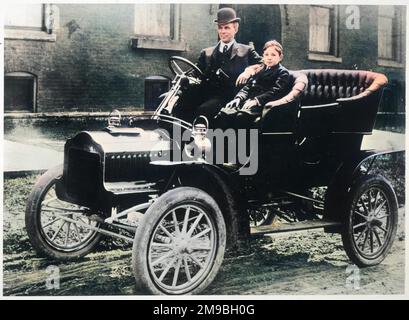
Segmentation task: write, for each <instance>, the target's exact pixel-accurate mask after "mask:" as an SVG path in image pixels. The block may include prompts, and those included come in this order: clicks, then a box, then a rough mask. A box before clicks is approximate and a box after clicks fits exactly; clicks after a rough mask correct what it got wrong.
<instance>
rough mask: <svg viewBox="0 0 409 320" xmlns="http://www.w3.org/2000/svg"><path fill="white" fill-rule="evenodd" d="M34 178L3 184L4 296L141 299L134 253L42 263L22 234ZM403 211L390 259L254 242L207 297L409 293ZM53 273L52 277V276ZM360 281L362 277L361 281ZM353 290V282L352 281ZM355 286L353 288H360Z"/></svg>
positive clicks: (302, 240)
mask: <svg viewBox="0 0 409 320" xmlns="http://www.w3.org/2000/svg"><path fill="white" fill-rule="evenodd" d="M34 181H35V176H28V177H25V178H18V179H6V180H5V181H4V255H3V268H4V270H3V271H4V274H3V281H4V283H3V293H4V295H19V296H21V295H23V296H26V295H30V296H33V295H35V296H37V295H40V296H42V295H59V296H60V295H137V294H140V293H139V292H137V291H136V289H135V287H134V278H133V275H132V270H131V247H129V246H121V245H118V244H112V243H111V242H107V241H105V242H103V244H102V245H101V246H100V248H99V249H98V250H97V251H96V252H94V253H91V254H89V255H88V256H86V257H85V258H83V259H81V260H79V261H77V262H70V263H60V262H56V261H50V260H47V259H43V258H39V257H38V256H37V255H36V254H35V252H34V251H33V250H32V249H31V246H30V244H29V242H28V238H27V235H26V233H25V230H24V209H25V200H26V198H27V196H28V193H29V191H30V189H31V187H32V185H33V183H34ZM404 216H405V210H404V207H401V208H400V209H399V226H398V233H397V237H396V239H395V242H394V245H393V247H392V250H391V252H390V254H389V255H388V257H387V258H386V259H385V261H384V262H383V263H382V264H380V265H378V266H376V267H371V268H366V269H361V270H356V271H355V273H354V275H355V277H353V279H352V278H351V277H352V273H351V272H350V271H348V270H349V269H347V267H348V266H349V265H350V262H349V260H348V258H347V256H346V255H345V253H344V251H343V248H342V242H341V238H340V236H339V235H332V234H325V233H323V232H322V231H303V232H297V233H287V234H281V235H275V236H274V237H262V238H258V239H253V240H251V241H250V242H249V243H248V246H244V247H243V248H241V249H240V250H239V251H237V252H229V253H228V254H227V255H226V256H225V259H224V262H223V265H222V267H221V269H220V271H219V273H218V275H217V277H216V279H215V281H214V282H213V283H212V284H211V285H210V286H209V287H208V288H207V289H206V291H205V292H203V294H206V295H233V294H234V295H300V294H302V295H318V294H319V295H334V294H335V295H338V294H351V295H356V294H358V295H361V294H369V295H384V294H403V293H404V282H405V234H404ZM49 266H57V267H58V268H59V274H60V284H59V288H58V289H47V288H46V279H47V277H48V276H49V269H47V267H49ZM47 270H48V271H47ZM357 275H359V279H358V278H357ZM351 279H352V284H353V285H351V286H348V285H347V283H351ZM354 285H355V286H354Z"/></svg>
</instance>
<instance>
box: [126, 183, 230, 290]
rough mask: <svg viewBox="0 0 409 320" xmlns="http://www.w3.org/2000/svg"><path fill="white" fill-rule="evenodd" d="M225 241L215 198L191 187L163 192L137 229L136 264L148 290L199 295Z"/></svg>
mask: <svg viewBox="0 0 409 320" xmlns="http://www.w3.org/2000/svg"><path fill="white" fill-rule="evenodd" d="M225 246H226V226H225V222H224V218H223V216H222V213H221V211H220V208H219V207H218V205H217V203H216V202H215V201H214V200H213V198H212V197H211V196H210V195H208V194H207V193H206V192H204V191H202V190H200V189H196V188H190V187H180V188H176V189H173V190H171V191H169V192H167V193H165V194H163V195H162V196H161V197H159V198H158V199H157V200H156V201H155V202H154V203H153V204H152V206H151V207H150V208H149V209H148V211H147V212H146V213H145V217H144V219H143V220H142V221H141V224H140V226H139V227H138V229H137V230H136V234H135V240H134V245H133V254H132V266H133V270H134V275H135V279H136V285H137V287H138V288H139V289H140V290H142V291H143V292H145V293H148V294H168V295H176V294H197V293H199V292H201V291H202V290H203V289H205V288H206V287H207V286H208V285H209V284H210V283H211V282H212V281H213V279H214V277H215V276H216V274H217V271H218V269H219V268H220V265H221V263H222V261H223V256H224V251H225Z"/></svg>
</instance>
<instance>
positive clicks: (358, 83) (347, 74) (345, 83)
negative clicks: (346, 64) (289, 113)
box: [302, 69, 388, 106]
mask: <svg viewBox="0 0 409 320" xmlns="http://www.w3.org/2000/svg"><path fill="white" fill-rule="evenodd" d="M302 72H303V73H305V74H306V75H307V78H308V87H307V90H305V93H304V95H303V97H302V105H305V106H311V105H320V104H327V103H333V102H336V101H337V100H338V99H348V98H352V97H355V99H357V98H361V97H364V96H367V95H369V94H371V93H373V92H376V91H377V90H379V89H380V88H381V87H383V86H385V85H386V84H387V82H388V81H387V79H386V77H385V76H384V75H383V74H380V73H375V72H370V71H361V70H335V69H322V70H302Z"/></svg>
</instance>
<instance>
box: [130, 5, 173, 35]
mask: <svg viewBox="0 0 409 320" xmlns="http://www.w3.org/2000/svg"><path fill="white" fill-rule="evenodd" d="M174 9H175V5H174V4H141V5H136V15H135V34H138V35H145V36H155V37H162V38H163V37H166V38H171V36H172V34H171V31H173V30H172V29H173V26H172V28H171V23H172V19H171V17H172V16H173V15H174Z"/></svg>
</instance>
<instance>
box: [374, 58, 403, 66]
mask: <svg viewBox="0 0 409 320" xmlns="http://www.w3.org/2000/svg"><path fill="white" fill-rule="evenodd" d="M378 65H379V66H381V67H391V68H403V67H404V64H403V63H400V62H397V61H393V60H387V59H381V58H378Z"/></svg>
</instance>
